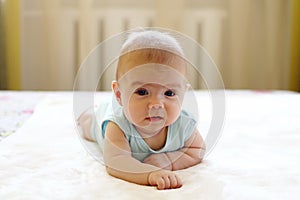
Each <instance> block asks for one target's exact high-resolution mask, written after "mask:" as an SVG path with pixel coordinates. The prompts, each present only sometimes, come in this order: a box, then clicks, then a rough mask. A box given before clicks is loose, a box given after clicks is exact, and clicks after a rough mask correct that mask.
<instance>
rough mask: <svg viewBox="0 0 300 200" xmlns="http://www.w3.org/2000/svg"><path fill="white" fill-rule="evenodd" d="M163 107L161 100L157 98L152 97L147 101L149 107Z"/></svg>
mask: <svg viewBox="0 0 300 200" xmlns="http://www.w3.org/2000/svg"><path fill="white" fill-rule="evenodd" d="M161 108H164V104H163V102H162V101H161V100H160V99H159V98H152V99H151V102H150V103H149V109H161Z"/></svg>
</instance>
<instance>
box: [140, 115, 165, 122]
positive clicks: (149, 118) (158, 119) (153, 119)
mask: <svg viewBox="0 0 300 200" xmlns="http://www.w3.org/2000/svg"><path fill="white" fill-rule="evenodd" d="M145 119H146V120H147V121H150V122H158V121H161V120H163V119H164V118H163V117H161V116H149V117H146V118H145Z"/></svg>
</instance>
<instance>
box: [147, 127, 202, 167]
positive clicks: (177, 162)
mask: <svg viewBox="0 0 300 200" xmlns="http://www.w3.org/2000/svg"><path fill="white" fill-rule="evenodd" d="M204 154H205V144H204V141H203V139H202V137H201V135H200V134H199V132H198V130H197V129H196V130H195V131H194V133H193V134H192V135H191V137H190V138H189V139H188V140H187V141H186V142H185V145H184V147H183V148H181V149H179V150H177V151H173V152H166V153H160V154H152V155H150V156H148V157H147V158H146V159H145V160H144V163H147V164H152V165H154V166H157V167H161V166H168V169H170V170H179V169H185V168H188V167H191V166H193V165H196V164H198V163H200V162H201V161H202V159H203V157H204ZM167 162H169V164H166V163H167Z"/></svg>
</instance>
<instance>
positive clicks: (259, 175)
mask: <svg viewBox="0 0 300 200" xmlns="http://www.w3.org/2000/svg"><path fill="white" fill-rule="evenodd" d="M8 94H9V95H8ZM225 94H226V104H225V105H226V112H225V116H226V117H225V121H224V124H223V129H222V132H221V136H220V138H219V140H218V142H217V143H216V145H215V147H214V148H213V149H212V151H211V152H210V154H209V155H207V156H206V157H205V159H204V161H203V162H202V163H201V164H199V165H196V166H194V167H191V168H188V169H184V170H179V171H176V174H177V175H178V176H179V177H180V178H181V179H182V181H183V187H181V188H179V189H172V190H164V191H159V190H157V189H156V188H155V187H150V186H141V185H137V184H133V183H128V182H126V181H123V180H120V179H116V178H114V177H111V176H109V175H108V174H107V173H106V171H105V167H104V166H103V164H102V162H100V161H99V160H98V159H97V158H95V154H91V151H90V148H89V147H87V144H86V143H85V142H83V141H82V139H81V138H80V137H79V134H78V128H77V126H76V123H75V120H74V111H73V93H72V92H32V93H31V94H29V93H22V92H20V93H19V92H14V93H9V92H1V93H0V103H1V107H0V108H1V109H0V113H2V114H1V122H0V125H1V127H2V129H3V130H2V132H10V133H9V134H3V135H5V136H6V137H5V139H3V138H2V140H1V141H0V163H1V164H0V199H111V200H113V199H128V200H129V199H130V200H132V199H141V198H142V199H189V200H190V199H197V200H198V199H209V200H211V199H226V200H227V199H238V200H241V199H251V200H253V199H264V200H265V199H272V200H274V199H286V200H292V199H294V200H296V199H299V196H300V191H299V186H300V170H299V166H300V159H299V158H300V123H299V122H300V94H299V93H295V92H289V91H246V90H245V91H232V90H226V91H225ZM5 95H6V97H5ZM26 95H27V98H29V101H28V103H27V104H26V102H25V100H24V99H26V97H25V96H26ZM195 95H196V97H197V102H198V104H197V106H198V110H199V115H200V117H199V119H200V120H199V129H200V131H201V132H203V134H204V137H205V132H207V130H208V128H209V123H208V122H209V117H207V118H206V117H205V116H206V115H205V113H206V112H207V113H208V116H209V110H210V109H208V108H211V104H210V103H209V98H208V97H209V95H207V92H206V91H195ZM29 96H30V97H29ZM110 96H111V94H110V93H107V92H106V93H102V92H98V93H97V94H96V95H95V97H96V98H95V103H97V102H101V99H108V98H110ZM1 98H2V99H1ZM9 99H15V100H16V99H18V100H16V101H20V102H22V100H24V101H23V106H21V103H19V104H18V103H16V104H14V103H9V102H8V100H9ZM25 104H26V105H25ZM11 109H14V112H10V111H9V110H11ZM3 110H6V111H5V112H4V111H3ZM22 110H26V112H23V115H24V116H23V117H17V115H5V114H3V113H19V112H21V113H22ZM27 110H28V112H27ZM24 113H25V114H24ZM203 113H204V114H203ZM21 115H22V114H20V116H21ZM15 122H18V123H17V125H16V123H15ZM3 124H4V125H3ZM5 124H6V126H5ZM5 129H7V130H5ZM3 137H4V136H3ZM93 145H94V144H92V146H93ZM92 151H95V149H93V150H92Z"/></svg>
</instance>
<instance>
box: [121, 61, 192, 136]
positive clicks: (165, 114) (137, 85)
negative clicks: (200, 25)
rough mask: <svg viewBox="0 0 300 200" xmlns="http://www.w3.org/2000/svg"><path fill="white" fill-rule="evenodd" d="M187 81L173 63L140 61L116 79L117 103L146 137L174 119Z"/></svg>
mask: <svg viewBox="0 0 300 200" xmlns="http://www.w3.org/2000/svg"><path fill="white" fill-rule="evenodd" d="M187 85H188V84H187V82H186V79H185V77H184V75H183V73H181V72H180V71H178V70H176V69H175V68H174V67H170V66H167V65H162V64H158V63H149V64H143V65H140V66H136V67H133V68H132V69H130V70H129V71H127V72H126V73H125V74H123V75H122V77H121V78H120V79H119V81H118V87H119V90H120V92H121V98H120V103H121V104H122V106H123V109H124V113H125V116H126V118H127V119H128V120H129V121H130V122H131V123H133V124H134V125H135V127H136V128H137V130H138V131H139V132H143V133H144V134H147V135H149V137H150V136H151V135H153V134H155V133H156V132H157V131H159V130H161V129H162V128H164V127H166V126H169V125H170V124H172V123H174V122H175V121H176V120H177V118H178V116H179V114H180V111H181V105H182V102H183V98H184V94H185V92H186V90H187Z"/></svg>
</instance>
